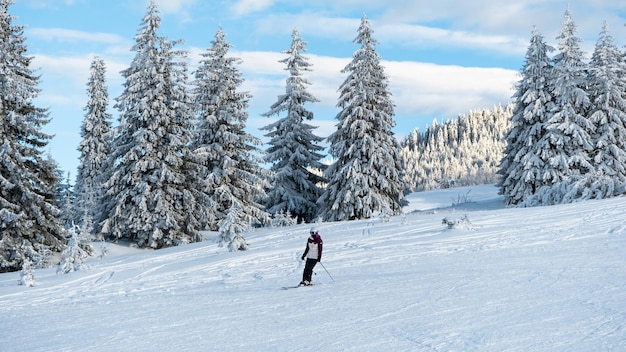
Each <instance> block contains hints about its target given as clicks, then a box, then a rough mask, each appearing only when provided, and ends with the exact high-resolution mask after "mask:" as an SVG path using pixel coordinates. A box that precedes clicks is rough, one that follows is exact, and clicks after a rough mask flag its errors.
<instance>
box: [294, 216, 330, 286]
mask: <svg viewBox="0 0 626 352" xmlns="http://www.w3.org/2000/svg"><path fill="white" fill-rule="evenodd" d="M309 233H310V236H309V238H308V239H307V243H306V248H305V249H304V253H303V254H302V260H304V258H306V265H305V266H304V273H303V274H302V282H300V285H302V286H309V285H312V283H311V276H312V275H313V268H314V267H315V264H317V263H318V262H321V261H322V245H323V243H324V242H322V237H321V236H320V234H319V233H318V232H317V229H315V227H312V228H311V231H310V232H309Z"/></svg>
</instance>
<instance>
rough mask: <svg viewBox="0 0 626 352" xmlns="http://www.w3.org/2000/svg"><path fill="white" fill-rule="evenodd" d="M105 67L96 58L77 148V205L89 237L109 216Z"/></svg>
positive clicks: (89, 82)
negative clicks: (78, 160)
mask: <svg viewBox="0 0 626 352" xmlns="http://www.w3.org/2000/svg"><path fill="white" fill-rule="evenodd" d="M105 75H106V66H105V64H104V60H102V59H101V58H100V57H95V58H94V59H93V61H92V62H91V74H90V76H89V80H88V82H87V96H88V98H89V100H88V101H87V105H86V106H85V108H84V110H85V111H86V113H85V119H84V120H83V123H82V126H81V130H80V136H81V137H82V140H81V142H80V144H79V146H78V151H79V152H80V163H79V165H78V174H77V176H76V185H75V187H74V189H75V194H76V197H77V202H78V213H79V214H78V216H79V220H80V221H79V223H80V224H82V229H83V231H86V232H87V233H88V235H89V236H93V235H95V234H96V233H95V231H96V226H94V225H97V224H99V223H100V222H101V221H103V220H104V219H103V218H102V214H106V213H105V210H104V208H103V206H102V205H103V204H106V203H107V200H106V198H105V191H106V190H105V188H104V186H103V184H104V182H105V181H106V180H107V178H108V176H107V175H109V173H110V171H111V165H110V163H109V162H110V159H109V154H110V152H111V138H112V129H111V114H109V113H107V107H108V105H109V92H108V87H107V85H106V76H105Z"/></svg>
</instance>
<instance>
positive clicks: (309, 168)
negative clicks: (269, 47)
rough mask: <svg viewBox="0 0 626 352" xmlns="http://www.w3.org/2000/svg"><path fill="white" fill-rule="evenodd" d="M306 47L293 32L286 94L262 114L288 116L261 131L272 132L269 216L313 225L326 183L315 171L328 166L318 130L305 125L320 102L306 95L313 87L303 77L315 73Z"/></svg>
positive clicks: (268, 157)
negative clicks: (290, 216)
mask: <svg viewBox="0 0 626 352" xmlns="http://www.w3.org/2000/svg"><path fill="white" fill-rule="evenodd" d="M305 45H306V43H305V42H304V41H303V40H302V39H301V38H300V35H299V33H298V31H297V30H295V29H294V31H293V34H292V43H291V47H290V48H289V49H288V50H286V51H284V53H285V54H287V55H289V56H288V57H287V58H285V59H283V60H280V62H281V63H284V64H285V65H286V66H287V67H286V68H285V70H287V71H289V77H288V78H287V82H286V87H285V94H282V95H280V96H279V97H278V101H277V102H276V103H274V104H273V105H272V107H271V110H270V111H268V112H267V113H265V114H263V115H264V116H274V115H280V114H281V113H283V112H285V113H286V116H284V117H282V118H280V119H279V120H278V121H276V122H274V123H272V124H270V125H268V126H265V127H263V128H262V129H263V130H268V131H270V132H269V133H268V134H266V136H267V137H270V138H271V139H270V141H269V145H270V147H269V148H268V149H267V155H266V157H265V161H267V162H269V163H271V164H272V166H271V171H272V176H271V177H272V181H271V182H270V184H271V185H272V186H271V187H270V188H269V190H268V192H267V200H266V201H265V205H266V207H267V210H268V212H269V213H271V214H278V213H280V212H285V211H287V212H289V213H291V214H293V215H294V216H295V217H297V219H298V220H300V221H305V222H311V221H313V220H314V219H315V217H316V216H317V213H318V211H317V205H316V202H317V199H318V198H319V197H320V195H321V194H322V189H321V188H320V187H319V185H320V184H322V183H323V182H325V180H324V178H323V177H321V176H320V175H318V174H317V173H316V172H315V171H317V170H321V171H322V172H323V170H324V169H325V166H324V165H323V164H322V163H321V162H320V160H321V159H322V158H323V155H322V154H321V151H322V150H323V149H324V148H323V147H321V146H320V145H319V143H320V142H321V141H322V138H321V137H318V136H316V135H314V134H313V130H314V129H315V128H316V127H314V126H312V125H310V124H308V123H306V122H305V121H307V120H312V119H313V112H311V111H310V110H307V108H306V107H305V104H308V103H315V102H318V99H317V98H315V97H314V96H313V95H312V94H311V93H309V92H308V91H307V86H309V85H310V84H311V83H310V82H309V81H308V80H307V79H306V78H304V77H303V76H302V72H303V71H304V72H306V71H311V70H312V69H311V64H310V63H309V61H308V58H306V57H305V56H303V55H302V54H301V52H303V51H305Z"/></svg>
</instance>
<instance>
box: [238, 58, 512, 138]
mask: <svg viewBox="0 0 626 352" xmlns="http://www.w3.org/2000/svg"><path fill="white" fill-rule="evenodd" d="M234 56H237V57H240V58H242V59H243V60H244V63H243V65H242V66H241V70H242V72H243V74H244V77H245V78H246V82H245V84H244V87H243V89H244V90H246V91H249V92H250V93H251V94H252V95H253V99H252V101H251V102H250V110H249V112H250V120H249V126H250V127H255V128H260V127H262V126H266V125H267V124H269V123H270V122H271V120H269V119H268V118H265V117H261V116H260V115H261V114H262V113H264V112H266V111H267V110H269V106H270V105H271V104H272V103H274V102H275V101H276V98H277V96H278V95H279V94H283V93H284V89H285V80H286V78H287V75H288V73H287V72H286V71H284V70H283V68H284V67H283V66H282V64H280V63H279V62H278V60H280V59H282V58H284V54H277V53H273V52H239V53H236V54H234ZM307 57H309V59H310V62H311V63H312V64H313V71H312V72H307V73H305V77H306V78H307V79H308V80H309V81H310V82H311V83H312V85H311V86H310V88H309V91H310V92H311V93H312V94H313V95H314V96H315V97H317V98H318V99H319V100H320V102H318V103H315V104H312V105H311V106H310V108H311V109H312V110H313V111H314V113H315V120H314V121H313V124H314V125H317V126H320V128H319V129H318V130H317V131H316V132H317V134H318V135H320V136H323V137H326V136H328V135H329V134H330V133H332V132H333V131H334V130H335V123H336V121H335V120H334V118H335V116H336V114H337V112H338V110H337V108H336V103H337V99H338V92H337V90H338V89H339V86H340V85H341V84H342V83H343V81H344V80H345V75H344V74H342V73H341V70H342V69H343V68H344V67H345V65H346V64H347V63H348V62H349V59H348V58H334V57H327V56H317V55H307ZM382 64H383V66H384V67H385V72H386V73H387V75H388V76H389V84H390V90H391V92H392V94H393V96H392V100H393V102H394V103H395V105H396V115H397V118H398V119H402V121H399V124H400V122H402V123H403V125H404V126H406V127H407V128H408V129H414V128H417V127H420V125H422V124H421V123H418V122H417V120H418V119H420V118H424V117H425V116H436V117H437V119H438V120H440V121H441V120H446V119H451V118H456V117H457V116H458V115H459V114H467V113H469V112H470V111H471V110H476V109H490V108H493V107H494V105H497V104H503V105H505V104H507V103H508V102H509V101H510V98H511V96H512V94H513V88H514V84H515V82H516V81H517V80H518V79H519V77H518V72H517V71H513V70H507V69H501V68H479V67H462V66H453V65H436V64H430V63H420V62H399V61H383V62H382ZM411 121H413V122H411ZM407 125H408V126H407Z"/></svg>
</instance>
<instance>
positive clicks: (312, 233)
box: [309, 227, 317, 235]
mask: <svg viewBox="0 0 626 352" xmlns="http://www.w3.org/2000/svg"><path fill="white" fill-rule="evenodd" d="M309 233H310V234H311V235H316V234H317V229H316V228H315V227H311V231H309Z"/></svg>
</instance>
